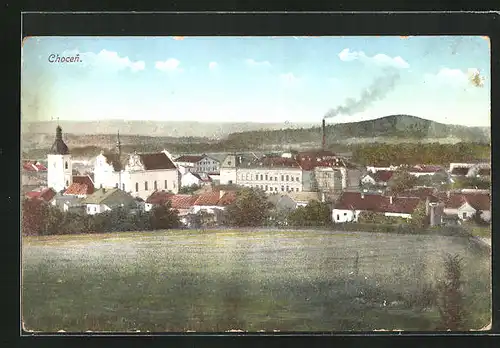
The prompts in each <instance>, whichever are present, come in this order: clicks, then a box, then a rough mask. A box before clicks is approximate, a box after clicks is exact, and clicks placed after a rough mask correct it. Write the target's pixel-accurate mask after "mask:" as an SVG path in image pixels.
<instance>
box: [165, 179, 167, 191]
mask: <svg viewBox="0 0 500 348" xmlns="http://www.w3.org/2000/svg"><path fill="white" fill-rule="evenodd" d="M166 189H167V180H165V190H166Z"/></svg>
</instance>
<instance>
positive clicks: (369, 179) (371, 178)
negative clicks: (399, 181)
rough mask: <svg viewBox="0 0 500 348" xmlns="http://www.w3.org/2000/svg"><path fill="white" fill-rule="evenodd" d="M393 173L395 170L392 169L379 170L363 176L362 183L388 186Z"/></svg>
mask: <svg viewBox="0 0 500 348" xmlns="http://www.w3.org/2000/svg"><path fill="white" fill-rule="evenodd" d="M393 175H394V171H392V170H377V171H375V172H369V173H368V174H366V175H365V176H363V177H362V178H361V183H362V184H364V185H371V186H387V184H388V182H389V180H391V178H392V176H393Z"/></svg>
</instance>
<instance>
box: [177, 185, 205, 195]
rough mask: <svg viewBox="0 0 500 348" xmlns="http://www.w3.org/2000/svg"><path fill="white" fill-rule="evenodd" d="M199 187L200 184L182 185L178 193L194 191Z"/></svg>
mask: <svg viewBox="0 0 500 348" xmlns="http://www.w3.org/2000/svg"><path fill="white" fill-rule="evenodd" d="M200 188H201V186H200V185H196V184H193V185H191V186H183V187H181V188H180V189H179V193H180V194H191V193H193V192H195V191H198V190H199V189H200Z"/></svg>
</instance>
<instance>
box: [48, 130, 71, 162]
mask: <svg viewBox="0 0 500 348" xmlns="http://www.w3.org/2000/svg"><path fill="white" fill-rule="evenodd" d="M50 154H53V155H68V154H69V148H68V146H67V145H66V144H65V143H64V140H63V139H62V128H61V127H60V126H57V128H56V139H55V141H54V143H53V144H52V147H51V148H50Z"/></svg>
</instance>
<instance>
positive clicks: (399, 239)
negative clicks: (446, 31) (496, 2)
mask: <svg viewBox="0 0 500 348" xmlns="http://www.w3.org/2000/svg"><path fill="white" fill-rule="evenodd" d="M490 65H491V58H490V47H489V38H488V37H480V36H432V37H431V36H405V37H401V36H379V37H375V36H363V37H361V36H350V37H334V36H315V37H306V36H303V37H298V36H295V37H291V36H273V37H270V36H269V37H257V36H255V37H230V36H205V37H195V36H192V37H190V36H185V37H180V36H176V37H172V36H164V37H90V36H89V37H78V36H76V37H69V36H68V37H47V36H40V37H26V38H25V39H24V40H23V42H22V74H21V79H22V90H21V149H22V153H21V164H20V166H21V168H20V175H21V187H20V194H21V202H22V217H21V219H22V228H21V238H22V246H21V249H22V250H21V251H22V265H21V266H22V267H21V268H22V279H21V295H22V296H21V307H22V308H21V312H22V313H21V314H22V315H21V317H22V328H23V330H24V332H25V333H55V332H71V333H73V332H76V333H83V332H108V333H114V332H122V333H136V332H141V333H145V332H150V333H153V332H159V333H163V332H270V333H274V332H366V331H377V330H379V331H380V330H386V331H425V332H427V331H428V332H436V331H475V330H485V329H488V328H489V325H490V323H491V312H492V304H491V302H492V300H491V222H490V220H491V175H490V171H491V156H490V146H491V128H490V103H491V97H490V80H491V76H490Z"/></svg>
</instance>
